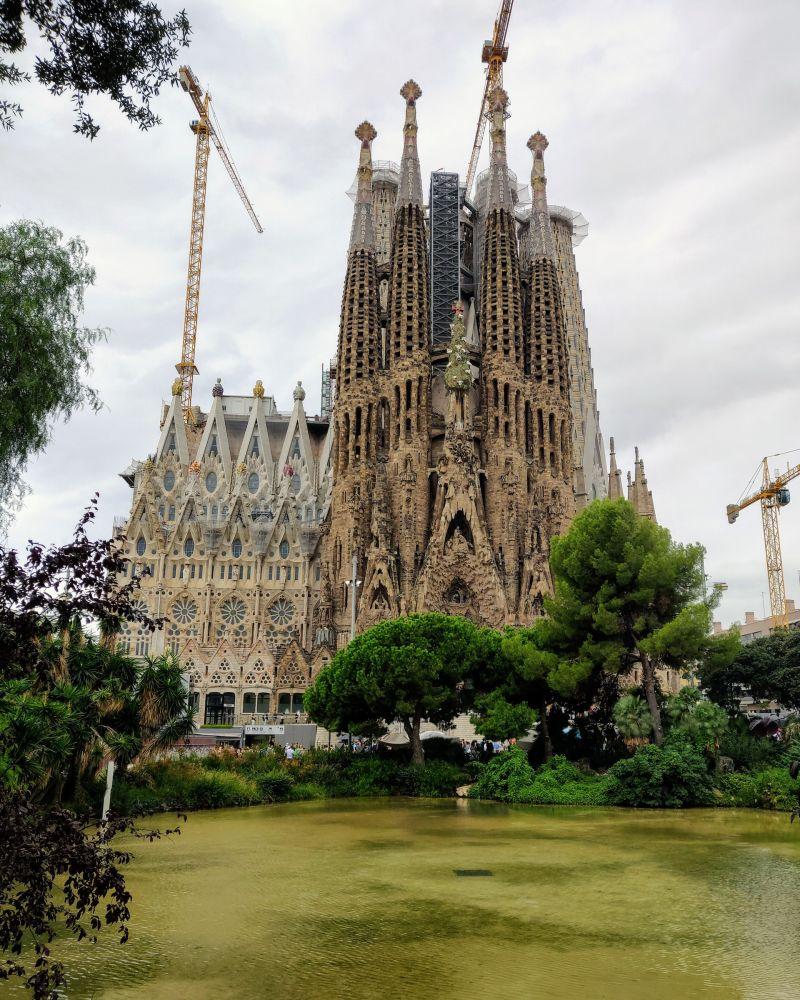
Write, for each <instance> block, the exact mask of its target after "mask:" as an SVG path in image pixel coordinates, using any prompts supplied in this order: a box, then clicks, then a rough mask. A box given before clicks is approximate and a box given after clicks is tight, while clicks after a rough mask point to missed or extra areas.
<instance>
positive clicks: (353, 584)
mask: <svg viewBox="0 0 800 1000" xmlns="http://www.w3.org/2000/svg"><path fill="white" fill-rule="evenodd" d="M357 572H358V565H357V559H356V554H355V552H354V553H353V576H352V579H351V580H350V641H351V642H352V641H353V639H355V637H356V587H357V586H358V584H357V582H356V573H357Z"/></svg>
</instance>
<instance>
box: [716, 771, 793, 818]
mask: <svg viewBox="0 0 800 1000" xmlns="http://www.w3.org/2000/svg"><path fill="white" fill-rule="evenodd" d="M716 786H717V788H718V790H719V792H720V795H721V800H720V801H721V804H723V805H729V806H745V807H747V808H749V809H778V810H783V811H786V812H788V811H790V810H792V809H795V808H796V807H797V803H798V795H800V782H798V781H796V780H795V779H793V778H792V777H791V776H790V775H789V771H788V770H787V769H786V768H784V767H770V768H766V769H764V770H762V771H756V772H755V774H749V773H746V772H744V773H738V774H718V775H717V776H716Z"/></svg>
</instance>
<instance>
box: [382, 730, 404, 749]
mask: <svg viewBox="0 0 800 1000" xmlns="http://www.w3.org/2000/svg"><path fill="white" fill-rule="evenodd" d="M378 742H379V743H383V745H384V746H387V747H401V746H405V745H406V744H407V743H408V742H409V739H408V737H407V736H406V734H405V733H402V732H401V733H386V735H385V736H381V738H380V739H379V740H378Z"/></svg>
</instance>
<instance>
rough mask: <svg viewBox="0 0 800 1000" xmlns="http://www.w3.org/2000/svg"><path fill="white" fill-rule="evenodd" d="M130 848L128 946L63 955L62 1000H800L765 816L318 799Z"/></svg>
mask: <svg viewBox="0 0 800 1000" xmlns="http://www.w3.org/2000/svg"><path fill="white" fill-rule="evenodd" d="M134 849H135V852H136V859H135V861H134V862H133V863H132V865H131V866H130V868H129V869H128V872H129V884H130V887H131V889H132V891H133V894H134V904H133V920H132V925H131V938H130V942H129V943H128V944H127V945H124V946H120V945H119V944H117V943H116V942H114V941H113V940H112V939H111V936H110V935H108V936H107V937H106V938H105V939H104V940H103V941H101V942H100V943H99V944H98V945H96V946H90V945H86V944H77V943H69V944H68V945H67V946H66V948H65V949H62V953H64V952H65V957H66V958H67V961H68V966H69V968H70V970H71V982H70V987H69V990H68V996H69V997H95V998H107V1000H111V998H114V1000H122V998H133V997H137V998H138V997H141V998H144V997H147V998H153V1000H160V998H164V1000H167V998H169V1000H176V998H178V1000H180V998H183V997H191V998H195V1000H206V998H209V1000H210V998H214V1000H219V998H221V997H243V998H251V997H252V998H256V997H257V998H263V997H275V998H279V1000H290V998H291V1000H295V998H296V1000H316V998H343V1000H344V998H347V1000H359V998H364V1000H373V998H391V1000H406V998H408V1000H417V998H419V1000H422V998H424V1000H450V998H454V1000H455V998H458V1000H462V998H467V1000H469V998H473V997H476V998H481V1000H483V998H503V1000H505V998H524V1000H530V998H539V997H541V998H545V997H547V998H549V997H569V998H572V997H587V998H597V1000H601V998H606V997H608V998H613V1000H640V998H644V1000H661V998H665V1000H666V998H669V1000H687V998H693V997H703V998H711V997H713V998H732V997H737V998H738V997H742V998H751V997H752V998H765V997H769V998H775V997H779V998H784V997H785V998H787V1000H788V998H792V1000H796V998H798V997H800V829H798V826H797V824H795V825H794V826H790V824H789V819H788V816H786V815H785V814H770V813H759V812H747V811H725V810H715V811H712V810H700V811H687V812H646V811H641V812H639V811H623V810H611V809H608V810H605V809H591V810H588V809H567V808H561V809H559V808H536V807H524V806H519V807H514V806H503V805H498V804H492V803H487V804H483V803H467V802H453V801H434V800H405V799H382V800H359V801H348V800H338V801H333V802H331V801H328V802H310V803H298V804H292V805H284V806H273V807H256V808H251V809H239V810H224V811H220V812H207V813H196V814H193V815H190V816H189V820H188V823H187V824H186V826H185V828H184V831H183V834H182V835H181V836H180V837H170V838H168V839H166V840H161V841H159V842H156V843H153V844H148V843H137V844H136V845H135V848H134ZM458 870H473V871H474V870H483V871H484V872H490V873H491V874H490V875H489V874H484V875H475V874H473V875H466V876H465V875H459V874H457V871H458Z"/></svg>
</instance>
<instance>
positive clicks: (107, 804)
mask: <svg viewBox="0 0 800 1000" xmlns="http://www.w3.org/2000/svg"><path fill="white" fill-rule="evenodd" d="M114 766H115V765H114V761H113V760H110V761H109V762H108V768H107V769H106V794H105V795H104V796H103V816H102V820H103V822H104V823H105V821H106V819H107V818H108V810H109V809H110V808H111V789H112V787H113V785H114Z"/></svg>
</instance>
